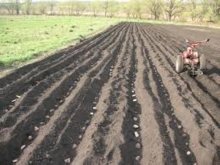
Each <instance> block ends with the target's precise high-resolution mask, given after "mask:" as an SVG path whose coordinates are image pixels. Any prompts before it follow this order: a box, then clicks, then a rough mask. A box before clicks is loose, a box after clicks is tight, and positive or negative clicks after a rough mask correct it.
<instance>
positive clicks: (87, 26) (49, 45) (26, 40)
mask: <svg viewBox="0 0 220 165" xmlns="http://www.w3.org/2000/svg"><path fill="white" fill-rule="evenodd" d="M119 21H120V20H119V19H111V18H94V17H68V16H18V17H16V16H0V66H1V67H3V66H12V65H17V64H18V63H21V62H25V61H28V60H30V59H33V58H34V57H36V56H39V55H42V54H43V53H45V52H50V51H52V50H55V49H57V48H60V47H62V46H65V45H67V44H68V43H72V42H76V41H78V40H79V39H80V38H82V37H86V36H88V35H89V34H94V33H95V32H97V31H99V30H102V29H105V28H107V27H108V26H110V25H112V24H116V23H117V22H119Z"/></svg>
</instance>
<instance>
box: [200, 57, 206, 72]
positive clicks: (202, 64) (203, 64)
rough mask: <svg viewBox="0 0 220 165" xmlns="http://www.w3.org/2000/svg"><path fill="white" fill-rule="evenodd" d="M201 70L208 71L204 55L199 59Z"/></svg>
mask: <svg viewBox="0 0 220 165" xmlns="http://www.w3.org/2000/svg"><path fill="white" fill-rule="evenodd" d="M199 69H201V70H204V69H206V58H205V55H204V54H202V55H201V56H200V57H199Z"/></svg>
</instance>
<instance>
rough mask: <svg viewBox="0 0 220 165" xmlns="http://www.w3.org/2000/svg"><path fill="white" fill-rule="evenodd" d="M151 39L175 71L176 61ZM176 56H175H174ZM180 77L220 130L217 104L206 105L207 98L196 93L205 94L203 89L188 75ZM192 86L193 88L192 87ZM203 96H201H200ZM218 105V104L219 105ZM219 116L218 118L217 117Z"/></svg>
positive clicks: (150, 37)
mask: <svg viewBox="0 0 220 165" xmlns="http://www.w3.org/2000/svg"><path fill="white" fill-rule="evenodd" d="M144 34H145V35H147V32H144ZM148 37H149V41H150V43H152V44H151V45H152V46H153V47H155V48H156V49H157V48H158V50H159V52H161V54H164V58H165V59H166V61H167V62H168V64H169V66H170V67H171V68H172V69H171V70H173V71H174V70H175V66H174V62H173V61H174V60H173V61H172V60H171V59H170V58H169V57H168V56H167V55H166V54H167V53H166V52H165V51H163V50H162V49H161V48H160V47H159V46H158V45H157V43H158V42H157V43H156V42H155V41H154V40H153V39H152V36H148ZM173 56H174V55H173ZM175 75H177V74H176V73H175ZM179 77H180V78H181V80H182V81H183V82H184V83H185V84H187V88H188V89H189V91H191V92H192V95H193V97H194V98H195V99H196V100H197V101H198V102H199V103H200V104H201V105H202V107H203V108H202V109H203V110H204V111H205V112H206V113H207V114H208V115H209V116H210V117H211V118H212V120H213V122H214V123H215V125H216V126H217V127H218V128H219V127H220V124H219V122H218V120H217V119H218V118H219V117H218V116H219V115H218V114H216V112H217V111H216V110H215V109H218V108H217V107H214V108H213V105H215V104H216V102H214V101H213V100H209V102H213V103H212V104H211V103H210V104H209V105H207V104H204V103H206V102H207V99H208V98H207V97H206V101H204V99H201V97H199V96H197V95H196V94H195V93H201V92H202V93H204V91H201V89H198V87H197V85H195V83H194V81H193V79H192V78H191V77H190V76H188V75H186V74H180V75H179ZM187 81H189V82H187ZM191 86H192V87H191ZM194 89H197V90H199V91H200V92H198V91H197V90H194ZM204 95H206V93H204ZM200 96H201V95H200ZM217 104H218V103H217ZM213 109H214V110H213ZM210 110H212V111H210ZM216 116H217V117H216Z"/></svg>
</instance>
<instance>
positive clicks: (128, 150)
mask: <svg viewBox="0 0 220 165" xmlns="http://www.w3.org/2000/svg"><path fill="white" fill-rule="evenodd" d="M133 26H134V29H135V31H134V32H133V35H132V47H131V52H130V53H131V55H130V56H131V61H130V67H129V73H128V86H127V88H128V90H127V105H126V107H125V117H124V121H123V125H122V134H123V136H124V144H122V145H121V146H120V149H121V157H122V160H121V162H120V164H140V161H141V159H142V139H141V134H140V131H141V128H140V120H139V118H140V117H139V115H141V107H140V104H139V102H138V100H137V98H136V94H135V86H134V85H135V80H136V73H137V59H136V51H137V44H138V42H137V40H135V38H136V37H135V36H136V33H138V31H137V27H136V25H133Z"/></svg>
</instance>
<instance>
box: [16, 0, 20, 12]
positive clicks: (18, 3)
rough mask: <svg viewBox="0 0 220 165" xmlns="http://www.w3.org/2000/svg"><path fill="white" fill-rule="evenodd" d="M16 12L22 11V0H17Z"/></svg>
mask: <svg viewBox="0 0 220 165" xmlns="http://www.w3.org/2000/svg"><path fill="white" fill-rule="evenodd" d="M15 6H16V14H17V15H19V13H20V1H19V0H16V5H15Z"/></svg>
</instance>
